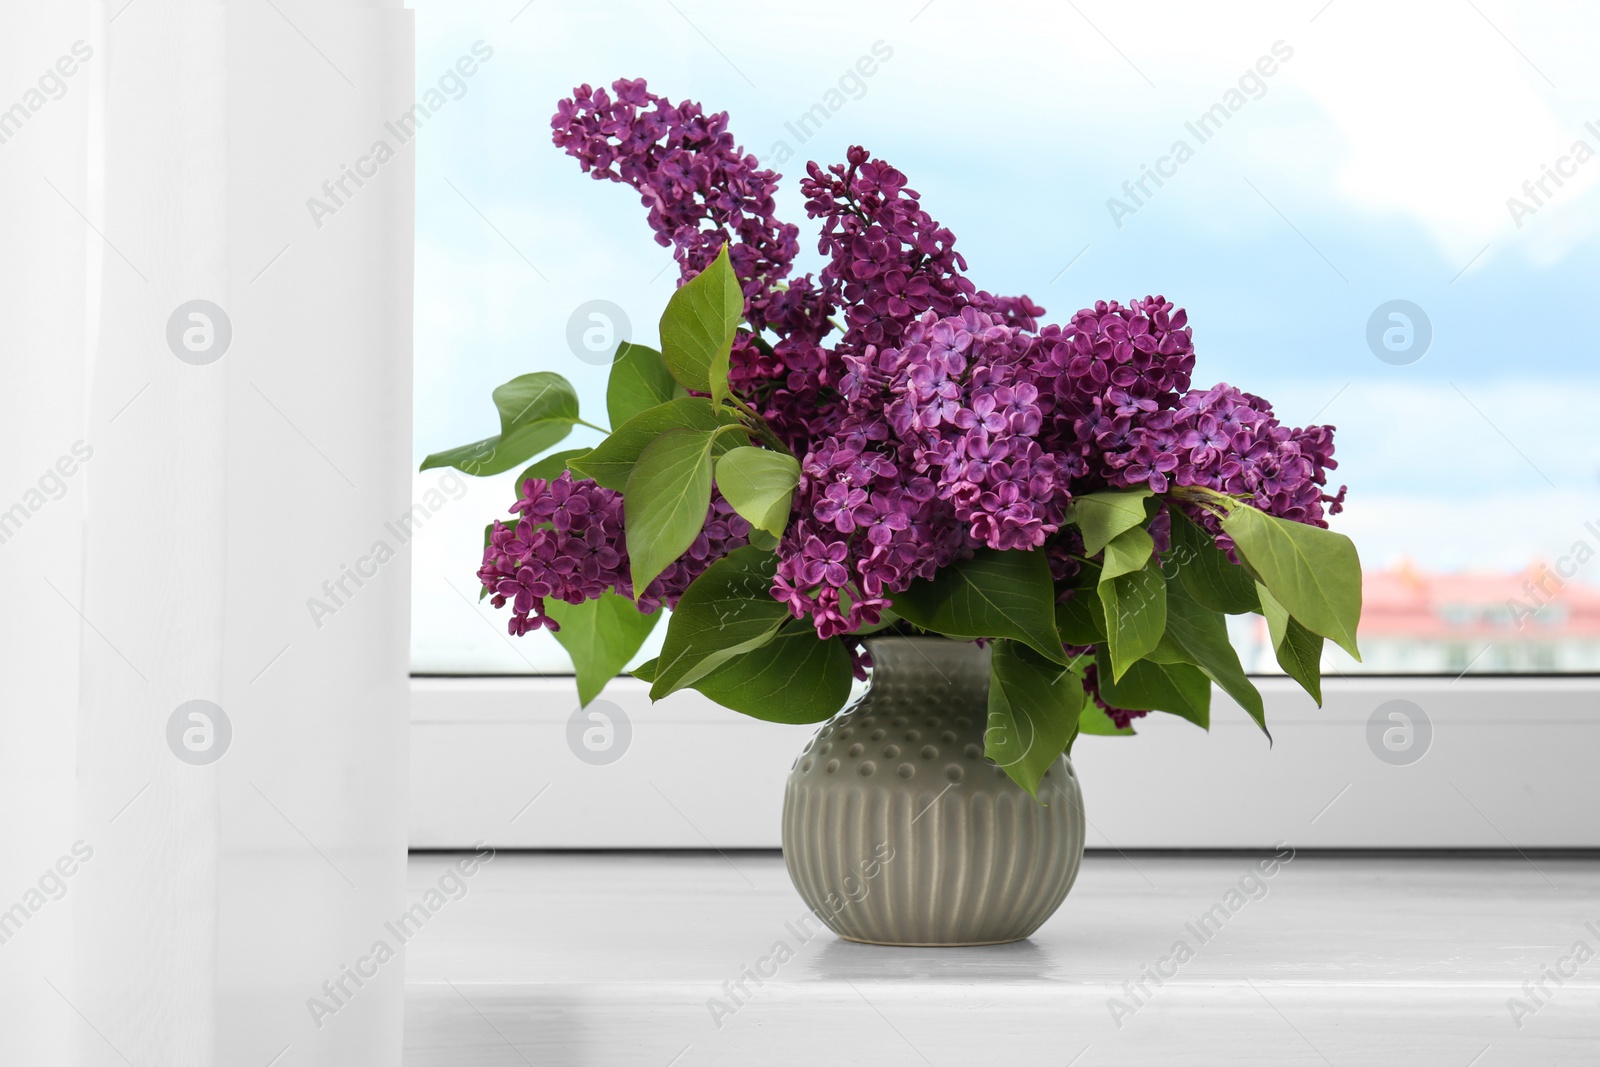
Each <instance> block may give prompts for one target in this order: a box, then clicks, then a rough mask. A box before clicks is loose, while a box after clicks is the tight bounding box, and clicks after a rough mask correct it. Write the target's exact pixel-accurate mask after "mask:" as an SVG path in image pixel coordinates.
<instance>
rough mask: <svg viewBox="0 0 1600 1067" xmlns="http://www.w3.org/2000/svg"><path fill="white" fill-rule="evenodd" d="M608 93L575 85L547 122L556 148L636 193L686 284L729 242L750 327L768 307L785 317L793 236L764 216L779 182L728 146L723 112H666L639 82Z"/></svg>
mask: <svg viewBox="0 0 1600 1067" xmlns="http://www.w3.org/2000/svg"><path fill="white" fill-rule="evenodd" d="M611 88H612V93H607V92H606V91H605V90H604V89H599V90H595V89H591V88H590V87H589V86H587V85H580V86H579V87H578V88H577V89H576V90H574V91H573V95H572V98H571V99H568V100H562V101H561V103H560V105H559V106H558V110H557V111H556V114H555V117H554V118H553V119H551V127H552V128H553V129H554V131H555V134H554V138H553V139H554V141H555V143H556V144H557V145H558V146H560V147H562V148H564V149H566V151H567V154H568V155H571V156H573V157H574V158H575V159H577V160H578V164H579V166H581V167H582V168H583V170H584V172H585V173H587V174H591V175H593V176H594V177H595V178H604V179H609V180H611V181H615V182H623V183H625V184H627V185H631V186H632V187H633V188H635V189H637V190H638V191H639V198H640V200H641V201H642V202H643V204H644V205H645V207H647V208H649V210H650V228H651V229H652V230H654V231H655V233H656V242H657V243H658V244H661V245H663V246H667V247H670V248H671V249H672V254H673V257H674V258H675V259H676V260H677V261H678V266H679V268H680V269H681V271H682V273H683V276H684V277H685V278H691V277H693V276H694V275H696V274H698V273H700V271H702V270H704V269H705V267H706V265H707V264H708V263H710V262H711V261H712V260H713V259H715V258H716V255H717V252H718V251H719V250H720V249H721V248H722V246H723V245H724V244H729V242H730V241H731V242H732V243H731V244H729V249H728V258H729V260H730V261H731V262H732V265H733V269H734V273H735V274H737V275H738V276H739V278H740V281H741V282H742V283H743V285H744V292H745V296H746V297H747V298H748V300H749V312H750V320H751V323H752V324H753V325H755V326H756V327H757V328H760V327H761V326H763V325H765V317H764V315H763V312H764V311H765V310H766V308H767V305H768V303H769V302H775V303H776V305H777V306H778V310H779V311H780V312H784V311H786V309H787V306H788V304H789V303H790V302H789V301H787V300H784V299H779V298H777V297H776V295H775V288H776V286H777V285H778V283H779V282H781V281H782V280H783V279H784V278H785V277H786V276H787V275H788V273H789V266H790V264H791V263H792V262H793V261H794V255H795V251H796V248H797V245H796V235H797V234H798V233H799V231H798V230H797V229H796V228H795V226H794V225H793V224H790V223H782V222H779V221H778V220H777V219H776V218H774V217H773V210H774V205H773V199H772V195H773V193H774V192H775V191H776V189H777V187H778V175H776V174H774V173H773V172H772V171H770V170H763V169H761V168H760V167H759V166H758V165H757V162H756V158H755V157H754V156H750V155H746V154H744V152H743V151H741V150H740V149H738V148H736V147H735V146H734V143H733V135H732V134H731V133H729V132H728V114H727V112H725V111H724V112H719V113H717V114H715V115H707V114H705V112H704V111H703V110H702V109H701V107H700V105H699V104H696V103H694V102H693V101H689V100H685V101H684V102H683V103H681V104H677V105H673V104H672V103H671V102H670V101H669V100H668V99H667V98H666V97H664V96H657V95H655V94H654V93H652V92H650V91H649V90H648V89H647V88H646V87H645V83H644V79H642V78H641V79H636V80H634V81H629V80H627V79H619V80H618V81H615V82H613V83H612V85H611ZM613 94H615V95H613ZM708 224H709V225H708Z"/></svg>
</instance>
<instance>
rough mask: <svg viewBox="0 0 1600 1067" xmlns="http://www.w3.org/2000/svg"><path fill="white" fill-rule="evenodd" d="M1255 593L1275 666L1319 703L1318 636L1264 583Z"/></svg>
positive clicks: (1320, 690)
mask: <svg viewBox="0 0 1600 1067" xmlns="http://www.w3.org/2000/svg"><path fill="white" fill-rule="evenodd" d="M1257 593H1258V595H1259V597H1260V599H1261V614H1262V615H1264V616H1265V617H1266V620H1267V634H1268V636H1269V637H1270V638H1271V639H1272V650H1273V652H1274V653H1275V654H1276V655H1277V657H1278V666H1280V667H1282V668H1283V671H1284V673H1285V674H1287V675H1288V676H1289V677H1291V678H1293V679H1294V680H1295V681H1297V682H1299V683H1300V688H1301V689H1304V690H1305V691H1306V692H1307V693H1309V694H1311V699H1312V700H1315V701H1316V702H1317V707H1319V708H1320V707H1322V638H1321V637H1320V636H1319V635H1317V634H1314V633H1312V632H1311V631H1310V630H1307V629H1306V628H1305V627H1304V626H1301V625H1300V623H1299V622H1298V621H1297V620H1296V619H1295V617H1294V616H1293V615H1290V614H1289V613H1288V612H1287V611H1286V610H1284V607H1283V605H1282V604H1280V603H1278V601H1277V599H1276V598H1275V597H1274V596H1273V595H1272V594H1271V593H1269V592H1267V590H1266V587H1264V586H1257Z"/></svg>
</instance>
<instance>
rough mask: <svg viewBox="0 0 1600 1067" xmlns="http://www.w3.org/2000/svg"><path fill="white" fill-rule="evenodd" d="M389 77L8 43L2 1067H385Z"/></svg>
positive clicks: (404, 371)
mask: <svg viewBox="0 0 1600 1067" xmlns="http://www.w3.org/2000/svg"><path fill="white" fill-rule="evenodd" d="M412 68H413V57H412V30H411V16H410V13H409V12H407V11H404V10H403V9H402V8H401V6H400V4H399V3H397V2H395V3H381V2H368V3H360V2H355V0H345V2H324V3H315V4H313V3H294V2H291V0H270V2H269V0H241V2H236V3H227V4H219V3H215V2H211V3H207V2H201V0H132V2H131V3H130V2H129V0H109V2H108V3H104V4H102V3H99V2H92V3H91V2H52V3H50V4H29V5H22V4H10V5H6V7H5V9H4V12H3V13H0V70H4V71H5V72H7V77H6V78H5V79H4V80H3V82H0V219H3V223H0V226H3V228H0V679H3V681H4V686H3V688H0V701H3V704H0V803H3V805H4V807H3V818H0V825H3V829H0V1063H7V1064H10V1063H18V1064H23V1063H26V1064H29V1065H35V1064H58V1063H59V1064H65V1063H76V1064H102V1063H120V1062H129V1063H134V1064H140V1065H143V1064H160V1065H162V1067H190V1065H194V1067H201V1065H212V1064H221V1065H233V1064H240V1065H246V1064H248V1065H254V1067H265V1065H266V1064H269V1063H271V1064H274V1065H279V1064H282V1065H291V1064H328V1065H334V1064H341V1065H343V1064H367V1063H371V1064H397V1063H398V1062H399V1059H400V1039H401V1016H402V1009H403V989H404V974H403V967H404V958H403V946H402V944H401V942H400V941H399V940H398V938H396V937H395V936H394V935H393V934H392V933H391V932H390V931H389V929H388V927H386V926H385V923H386V921H388V920H391V919H393V918H394V917H395V916H397V915H398V914H399V913H400V912H401V911H402V910H403V909H404V870H405V832H406V826H405V796H406V722H407V673H408V672H407V645H408V642H407V634H408V625H409V623H408V605H409V589H408V584H409V567H410V564H409V559H408V558H407V551H408V550H407V548H406V547H405V546H404V544H403V543H401V541H400V540H399V539H398V538H397V537H395V536H394V535H393V533H391V532H390V530H391V527H390V526H389V525H388V524H390V523H392V522H393V521H394V520H396V519H398V518H399V516H401V515H402V513H404V512H405V511H406V509H407V507H408V504H409V494H410V484H411V483H410V477H409V471H408V467H409V458H410V428H409V427H410V402H411V397H410V369H411V277H412V269H411V268H412V238H411V234H412V201H413V189H412V157H411V155H410V151H411V150H410V148H409V147H407V146H405V145H404V144H402V143H401V142H400V140H399V139H398V138H397V137H395V136H394V135H393V134H392V133H390V132H389V129H388V126H386V124H387V123H391V122H394V121H395V120H397V119H398V118H399V117H400V116H401V115H402V114H404V113H405V112H406V111H407V110H408V109H409V108H410V107H411V106H412V104H413V102H414V96H413V90H412ZM8 94H9V95H8ZM380 145H382V146H383V147H380ZM313 601H315V604H316V605H320V607H315V609H314V605H313Z"/></svg>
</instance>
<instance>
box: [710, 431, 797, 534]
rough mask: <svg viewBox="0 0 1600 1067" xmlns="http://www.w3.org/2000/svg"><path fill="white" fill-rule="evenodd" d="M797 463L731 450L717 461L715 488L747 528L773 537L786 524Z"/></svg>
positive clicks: (762, 452)
mask: <svg viewBox="0 0 1600 1067" xmlns="http://www.w3.org/2000/svg"><path fill="white" fill-rule="evenodd" d="M798 484H800V461H799V460H797V459H795V458H794V457H793V456H788V455H785V454H784V453H782V452H774V451H772V450H771V449H766V448H750V447H742V448H731V449H729V450H728V452H727V454H726V455H724V456H723V457H722V458H721V459H719V460H717V488H718V489H719V490H720V491H721V492H722V495H723V496H724V497H726V498H727V501H728V503H729V504H732V505H733V510H734V511H737V512H738V513H739V514H740V515H742V516H743V517H744V518H745V520H746V521H748V522H749V523H750V525H752V526H754V527H756V528H757V529H760V530H765V531H767V532H768V533H770V534H772V535H773V536H775V537H782V536H783V528H784V527H785V526H787V525H788V524H789V503H790V501H791V500H793V499H794V487H795V486H796V485H798Z"/></svg>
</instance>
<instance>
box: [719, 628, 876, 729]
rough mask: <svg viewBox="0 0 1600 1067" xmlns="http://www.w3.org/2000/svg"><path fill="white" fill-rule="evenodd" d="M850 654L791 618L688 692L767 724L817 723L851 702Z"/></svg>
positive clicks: (838, 641)
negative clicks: (775, 633) (694, 691)
mask: <svg viewBox="0 0 1600 1067" xmlns="http://www.w3.org/2000/svg"><path fill="white" fill-rule="evenodd" d="M854 677H855V676H854V674H853V672H852V670H851V666H850V652H849V650H848V649H846V648H845V646H844V643H843V642H842V641H840V640H838V639H837V638H829V639H828V640H826V641H824V640H820V639H819V638H818V637H817V632H816V630H814V629H812V627H811V624H810V623H809V622H805V621H801V620H795V619H791V620H790V621H789V622H788V623H787V624H786V625H785V626H784V628H783V629H782V630H780V631H779V632H778V636H777V637H774V638H773V639H772V640H771V641H769V642H768V643H767V644H765V645H763V646H762V647H760V648H758V649H755V650H754V651H752V652H744V653H741V654H739V655H737V656H734V657H733V658H732V659H730V660H728V661H727V662H726V663H724V664H723V665H722V666H720V667H718V668H717V669H716V670H714V671H712V672H711V673H710V674H708V675H706V676H705V677H704V678H701V679H700V680H699V681H697V682H695V683H694V686H693V687H692V688H694V689H697V690H699V691H700V692H701V693H703V694H705V695H706V696H708V697H710V698H711V699H712V700H714V701H716V702H717V703H718V704H721V705H722V706H723V707H725V708H731V709H732V710H734V711H737V712H742V713H743V714H745V715H749V716H751V717H752V718H756V719H765V720H766V721H768V722H787V723H802V722H821V721H822V720H824V719H827V718H831V717H832V715H833V714H834V712H836V711H838V710H839V709H840V708H842V707H844V702H845V701H846V700H848V699H849V698H850V684H851V682H852V681H853V680H854Z"/></svg>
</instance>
